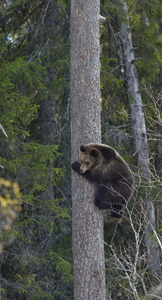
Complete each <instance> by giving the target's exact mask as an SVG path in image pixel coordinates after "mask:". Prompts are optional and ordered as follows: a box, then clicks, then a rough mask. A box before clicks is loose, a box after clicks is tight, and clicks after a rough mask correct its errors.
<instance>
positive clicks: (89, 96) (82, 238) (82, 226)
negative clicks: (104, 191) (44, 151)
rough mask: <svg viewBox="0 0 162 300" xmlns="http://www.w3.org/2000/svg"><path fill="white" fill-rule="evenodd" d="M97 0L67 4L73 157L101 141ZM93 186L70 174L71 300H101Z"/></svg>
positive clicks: (100, 246) (99, 217) (99, 230)
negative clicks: (81, 148)
mask: <svg viewBox="0 0 162 300" xmlns="http://www.w3.org/2000/svg"><path fill="white" fill-rule="evenodd" d="M99 15H100V1H99V0H94V1H92V0H84V1H83V0H71V79H70V80H71V153H72V162H73V161H76V160H78V155H79V148H80V145H81V144H86V143H92V142H94V143H100V142H101V120H100V62H99V56H100V45H99ZM93 201H94V187H93V186H92V184H89V183H88V182H87V181H86V180H85V179H84V178H81V177H79V175H78V174H76V173H74V172H72V231H73V263H74V300H97V299H98V300H105V299H106V288H105V262H104V237H103V214H102V212H100V211H99V210H98V209H97V208H96V207H95V205H94V202H93Z"/></svg>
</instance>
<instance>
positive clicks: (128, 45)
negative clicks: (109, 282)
mask: <svg viewBox="0 0 162 300" xmlns="http://www.w3.org/2000/svg"><path fill="white" fill-rule="evenodd" d="M123 7H124V11H125V15H126V19H127V22H121V23H120V24H121V26H120V33H121V36H122V39H123V60H124V65H125V75H126V82H127V88H128V97H129V101H130V104H131V120H132V132H133V139H134V147H135V155H136V158H137V165H138V167H139V169H140V170H141V176H142V177H143V178H144V179H145V180H147V181H148V183H150V182H151V176H150V170H149V149H148V143H147V133H146V126H145V117H144V113H143V105H142V98H141V93H140V91H139V85H138V76H137V69H136V65H135V56H134V50H133V44H132V36H131V30H130V27H129V16H128V11H127V5H126V2H125V1H123ZM145 212H146V227H145V244H146V248H147V255H148V263H149V266H150V271H151V274H152V275H153V276H156V275H158V274H159V273H160V257H159V251H158V244H157V242H156V240H153V239H152V238H151V236H152V235H153V229H154V228H155V224H156V222H155V210H154V205H153V202H152V201H145Z"/></svg>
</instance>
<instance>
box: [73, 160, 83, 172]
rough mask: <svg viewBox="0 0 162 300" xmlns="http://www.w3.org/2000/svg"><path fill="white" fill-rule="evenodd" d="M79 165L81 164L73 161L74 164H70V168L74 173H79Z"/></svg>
mask: <svg viewBox="0 0 162 300" xmlns="http://www.w3.org/2000/svg"><path fill="white" fill-rule="evenodd" d="M80 165H81V164H80V163H79V162H78V161H75V162H73V163H72V165H71V167H72V169H73V170H74V171H76V172H78V173H79V171H80Z"/></svg>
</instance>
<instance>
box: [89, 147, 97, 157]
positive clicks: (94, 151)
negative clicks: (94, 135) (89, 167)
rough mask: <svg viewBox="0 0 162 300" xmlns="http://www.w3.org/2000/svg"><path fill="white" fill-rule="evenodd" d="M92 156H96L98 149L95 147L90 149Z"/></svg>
mask: <svg viewBox="0 0 162 300" xmlns="http://www.w3.org/2000/svg"><path fill="white" fill-rule="evenodd" d="M90 154H91V155H92V156H93V157H97V156H98V151H97V150H96V149H92V150H91V153H90Z"/></svg>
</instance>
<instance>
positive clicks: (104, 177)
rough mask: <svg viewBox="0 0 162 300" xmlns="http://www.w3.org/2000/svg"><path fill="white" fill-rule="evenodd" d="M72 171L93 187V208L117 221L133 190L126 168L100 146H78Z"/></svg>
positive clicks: (130, 175) (120, 217)
mask: <svg viewBox="0 0 162 300" xmlns="http://www.w3.org/2000/svg"><path fill="white" fill-rule="evenodd" d="M72 169H73V170H74V171H76V172H77V173H78V174H80V175H82V176H83V177H84V178H86V179H87V180H88V181H90V182H92V183H94V184H95V187H96V193H95V205H96V206H97V207H98V208H99V209H103V210H104V209H108V210H109V211H110V213H111V214H110V218H111V220H113V221H115V222H121V220H122V211H123V208H124V207H125V205H126V204H127V202H128V200H129V199H130V197H131V195H132V193H133V189H134V179H133V175H132V172H131V170H130V168H129V167H128V165H127V163H126V162H125V161H124V159H123V158H122V157H121V156H120V155H119V154H118V153H117V152H116V151H115V149H113V148H111V147H109V146H107V145H101V144H87V145H82V146H81V147H80V162H78V161H76V162H74V163H73V164H72Z"/></svg>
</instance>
